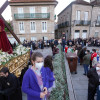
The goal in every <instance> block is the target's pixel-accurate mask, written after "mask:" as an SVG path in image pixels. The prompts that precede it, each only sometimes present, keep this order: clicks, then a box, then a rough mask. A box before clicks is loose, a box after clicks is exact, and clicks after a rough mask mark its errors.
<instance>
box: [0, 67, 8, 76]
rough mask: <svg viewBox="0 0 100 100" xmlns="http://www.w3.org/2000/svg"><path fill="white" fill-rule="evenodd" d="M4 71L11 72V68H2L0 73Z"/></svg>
mask: <svg viewBox="0 0 100 100" xmlns="http://www.w3.org/2000/svg"><path fill="white" fill-rule="evenodd" d="M1 72H3V73H4V74H6V73H7V72H8V73H9V69H8V68H7V67H5V66H4V67H3V68H2V69H1V70H0V73H1Z"/></svg>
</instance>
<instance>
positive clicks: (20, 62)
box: [0, 45, 30, 77]
mask: <svg viewBox="0 0 100 100" xmlns="http://www.w3.org/2000/svg"><path fill="white" fill-rule="evenodd" d="M29 57H30V49H29V48H25V47H23V46H22V45H18V46H17V47H16V48H15V49H14V51H13V54H8V53H7V52H2V51H0V69H1V68H2V67H3V66H6V67H8V68H9V70H10V72H11V73H14V74H15V75H16V76H17V77H19V76H20V74H21V70H22V69H23V68H24V67H26V66H27V63H28V60H29Z"/></svg>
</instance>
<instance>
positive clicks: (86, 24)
mask: <svg viewBox="0 0 100 100" xmlns="http://www.w3.org/2000/svg"><path fill="white" fill-rule="evenodd" d="M90 24H91V21H89V20H87V21H85V20H75V21H74V25H75V26H88V25H90Z"/></svg>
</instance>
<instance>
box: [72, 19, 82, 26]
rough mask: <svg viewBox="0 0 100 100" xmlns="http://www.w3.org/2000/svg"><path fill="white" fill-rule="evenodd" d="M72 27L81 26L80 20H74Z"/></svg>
mask: <svg viewBox="0 0 100 100" xmlns="http://www.w3.org/2000/svg"><path fill="white" fill-rule="evenodd" d="M74 25H75V26H81V25H82V20H75V21H74Z"/></svg>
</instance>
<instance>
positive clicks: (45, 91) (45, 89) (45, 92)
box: [43, 87, 48, 95]
mask: <svg viewBox="0 0 100 100" xmlns="http://www.w3.org/2000/svg"><path fill="white" fill-rule="evenodd" d="M43 91H44V92H43V93H44V94H45V95H46V94H47V93H48V90H47V88H46V87H44V88H43Z"/></svg>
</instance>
